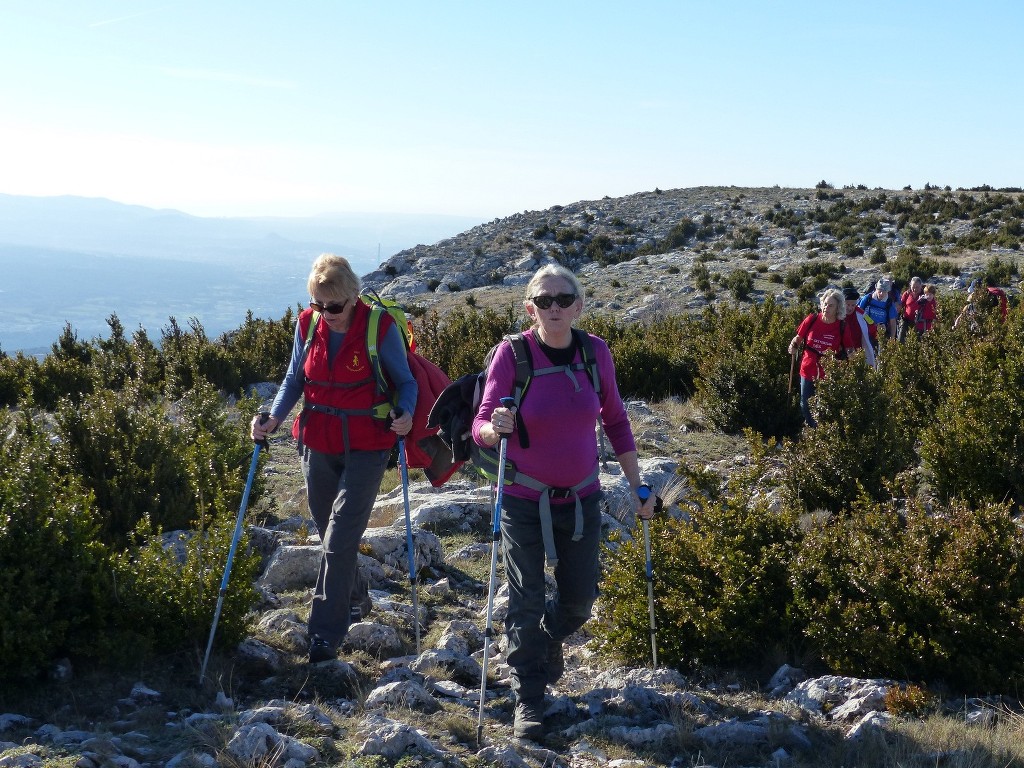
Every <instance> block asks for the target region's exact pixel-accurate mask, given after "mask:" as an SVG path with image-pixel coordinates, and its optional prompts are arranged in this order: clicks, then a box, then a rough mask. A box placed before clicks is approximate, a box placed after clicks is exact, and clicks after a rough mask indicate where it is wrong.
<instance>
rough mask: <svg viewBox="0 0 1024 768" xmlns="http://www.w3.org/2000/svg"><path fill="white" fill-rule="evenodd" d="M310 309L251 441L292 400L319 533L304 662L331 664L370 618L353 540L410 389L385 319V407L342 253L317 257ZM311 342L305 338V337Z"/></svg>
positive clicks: (398, 431) (364, 312) (408, 411)
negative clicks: (392, 403) (352, 629)
mask: <svg viewBox="0 0 1024 768" xmlns="http://www.w3.org/2000/svg"><path fill="white" fill-rule="evenodd" d="M307 288H308V290H309V295H310V299H311V300H310V302H309V306H310V308H309V309H306V310H303V311H302V312H301V313H300V314H299V318H298V322H297V323H296V324H295V326H296V327H295V342H294V344H293V345H292V355H291V361H290V363H289V365H288V372H287V373H286V374H285V377H284V381H283V382H282V384H281V388H280V389H279V390H278V392H277V396H276V397H275V398H274V404H273V406H272V407H271V409H270V413H269V414H266V416H267V418H266V419H264V418H262V416H257V417H256V418H254V419H253V421H252V427H251V432H252V438H253V440H262V439H266V437H267V435H269V434H270V433H271V432H273V431H274V430H275V429H277V427H278V425H279V424H280V423H281V422H282V421H283V420H284V419H285V418H286V417H287V416H288V414H289V413H290V412H291V410H292V408H293V407H294V406H295V404H296V403H297V402H298V400H299V398H300V397H304V403H303V408H302V412H301V414H300V415H299V417H298V418H296V419H295V423H294V424H293V426H292V435H293V436H294V437H295V438H296V440H297V441H298V445H299V452H300V454H301V455H302V474H303V477H304V478H305V481H306V500H307V503H308V505H309V511H310V514H311V515H312V517H313V521H314V522H315V523H316V528H317V532H318V533H319V534H320V541H321V546H322V549H323V551H322V553H321V556H320V573H319V575H318V576H317V581H316V589H315V590H314V592H313V600H312V603H311V605H310V612H309V660H310V662H311V663H316V662H320V661H327V660H329V659H333V658H334V657H335V655H336V653H337V648H338V645H339V644H340V643H341V641H342V639H344V637H345V635H346V633H347V632H348V628H349V625H350V623H351V622H352V621H359V620H360V619H361V618H362V616H364V615H365V613H368V612H369V609H370V606H371V603H370V599H369V595H368V591H367V585H366V581H365V579H363V578H362V576H361V574H360V573H359V567H358V554H359V540H360V539H361V538H362V535H363V531H365V530H366V526H367V524H368V523H369V520H370V512H371V511H372V510H373V503H374V501H376V499H377V494H378V493H379V491H380V483H381V479H382V478H383V476H384V470H385V469H387V465H388V459H389V457H390V455H391V448H392V447H393V446H394V445H395V441H396V436H397V435H405V434H406V433H408V432H409V430H410V429H411V427H412V414H413V412H414V411H415V408H416V394H417V389H418V388H417V384H416V379H415V378H414V377H413V374H412V372H411V370H410V369H409V362H408V357H407V354H406V348H405V342H404V341H403V339H402V335H401V332H400V331H399V329H398V327H397V326H396V325H395V324H394V322H392V321H391V320H390V317H387V315H386V313H385V315H384V316H383V318H382V325H381V329H380V336H379V339H380V342H379V345H378V346H379V350H380V362H381V363H382V364H383V367H384V370H385V373H386V375H387V377H388V379H389V381H390V383H391V384H392V385H393V387H394V390H395V393H396V396H397V403H398V408H400V409H401V414H402V415H401V416H398V417H396V411H397V410H398V408H393V409H391V414H390V415H391V419H390V423H389V421H385V420H384V419H382V418H376V417H375V416H373V415H371V414H374V413H375V412H376V409H377V408H379V407H383V408H384V410H385V411H386V410H387V406H386V404H385V403H386V401H387V399H388V398H387V396H386V395H384V394H382V393H380V392H379V389H378V385H377V381H376V378H375V377H374V374H373V370H372V366H371V363H370V355H369V352H368V341H367V339H368V328H369V316H370V309H369V307H368V306H367V305H366V304H365V303H363V302H362V301H361V300H360V299H359V278H358V277H356V275H355V273H354V272H353V271H352V267H351V266H350V265H349V263H348V261H347V260H346V259H344V258H342V257H341V256H335V255H333V254H323V255H322V256H320V257H319V258H317V259H316V261H315V262H313V268H312V271H311V272H310V273H309V279H308V281H307ZM310 334H312V338H310V343H309V344H307V343H306V340H307V338H309V335H310Z"/></svg>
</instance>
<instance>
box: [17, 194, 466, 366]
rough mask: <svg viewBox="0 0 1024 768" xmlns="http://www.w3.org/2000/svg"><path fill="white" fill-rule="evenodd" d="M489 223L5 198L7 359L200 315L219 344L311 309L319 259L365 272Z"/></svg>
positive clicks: (153, 330)
mask: <svg viewBox="0 0 1024 768" xmlns="http://www.w3.org/2000/svg"><path fill="white" fill-rule="evenodd" d="M478 222H479V219H476V218H472V217H460V216H435V215H405V214H380V213H369V214H324V215H322V216H315V217H308V218H285V217H266V218H203V217H199V216H192V215H190V214H187V213H183V212H182V211H177V210H171V209H160V210H157V209H153V208H146V207H144V206H139V205H126V204H123V203H117V202H114V201H111V200H106V199H102V198H84V197H73V196H63V197H27V196H16V195H2V194H0V349H2V350H3V351H4V352H14V351H18V350H23V351H26V352H29V353H35V352H42V351H46V350H47V349H48V348H49V345H50V344H51V343H53V342H54V341H56V339H57V337H58V336H59V335H60V333H61V331H62V330H63V328H64V325H65V323H71V325H72V328H73V329H75V331H76V332H77V333H78V335H79V337H81V338H92V337H94V336H97V335H99V336H103V335H105V334H106V333H107V331H108V328H107V326H106V322H105V321H106V318H107V317H109V316H110V314H112V313H116V314H117V315H118V318H119V319H120V320H121V322H122V324H123V325H124V326H125V328H126V329H128V330H129V331H133V330H134V329H135V328H136V327H137V326H139V325H142V326H143V327H144V328H146V330H147V333H148V334H149V336H150V337H151V338H155V337H157V336H158V335H159V332H160V329H161V328H162V327H163V326H165V325H167V322H168V319H169V318H170V317H171V316H173V317H175V318H176V319H177V320H178V321H179V322H181V323H185V322H187V320H188V319H189V318H192V317H195V318H196V319H198V320H199V321H200V322H201V323H202V325H203V327H204V329H205V330H206V332H207V333H208V334H209V335H211V336H213V335H216V334H219V333H222V332H224V331H227V330H232V329H234V328H237V327H238V326H239V325H241V323H242V322H243V321H244V320H245V314H246V311H247V310H249V309H251V310H252V311H253V312H254V314H255V315H256V316H257V317H273V318H278V317H280V316H281V315H282V314H283V313H284V312H285V311H286V310H287V308H288V307H289V306H294V305H295V304H296V303H303V302H305V301H307V300H308V296H306V287H305V285H306V275H307V274H308V272H309V265H310V264H311V263H312V261H313V259H314V258H315V257H316V256H317V255H318V254H319V253H322V252H325V251H328V252H332V253H338V254H341V255H343V256H346V257H347V258H348V259H349V260H350V261H351V262H352V265H353V268H354V269H355V270H356V271H357V273H365V272H369V271H370V270H372V269H373V268H374V267H375V266H376V265H377V262H378V259H379V258H386V257H388V256H390V255H391V254H393V253H395V252H396V251H399V250H401V249H403V248H408V247H410V246H412V245H415V244H418V243H431V242H435V241H437V240H439V239H441V238H444V237H448V236H451V235H452V234H454V233H455V232H459V231H462V230H463V229H466V228H467V227H471V226H472V225H474V224H476V223H478ZM42 297H45V298H42ZM41 298H42V301H43V303H44V306H43V311H40V310H41V304H40V301H41Z"/></svg>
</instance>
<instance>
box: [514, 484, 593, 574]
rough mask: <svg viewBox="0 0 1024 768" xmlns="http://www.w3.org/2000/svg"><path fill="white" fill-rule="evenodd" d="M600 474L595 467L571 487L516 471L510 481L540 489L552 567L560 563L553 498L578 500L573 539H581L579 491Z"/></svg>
mask: <svg viewBox="0 0 1024 768" xmlns="http://www.w3.org/2000/svg"><path fill="white" fill-rule="evenodd" d="M599 474H600V469H599V468H598V467H594V471H593V472H591V473H590V475H588V476H587V477H586V478H585V479H583V480H582V481H580V482H578V483H576V485H574V486H572V487H571V488H555V487H554V486H550V485H545V484H544V483H542V482H541V481H540V480H535V479H534V478H532V477H530V476H529V475H524V474H523V473H522V472H516V473H515V475H514V476H513V478H512V480H511V481H510V482H512V483H514V484H516V485H522V486H523V487H525V488H529V489H531V490H534V491H540V532H541V536H542V538H543V539H544V554H545V555H546V556H547V559H548V564H549V565H551V567H552V568H553V567H555V566H556V565H558V553H557V552H556V551H555V532H554V529H553V526H552V523H551V499H575V500H576V503H575V508H574V512H575V515H576V525H575V527H574V528H573V532H572V540H573V541H579V540H580V539H582V538H583V504H582V503H581V502H580V496H579V492H580V491H582V490H583V489H584V488H586V487H587V486H588V485H590V484H591V483H593V482H594V481H595V480H597V478H598V476H599Z"/></svg>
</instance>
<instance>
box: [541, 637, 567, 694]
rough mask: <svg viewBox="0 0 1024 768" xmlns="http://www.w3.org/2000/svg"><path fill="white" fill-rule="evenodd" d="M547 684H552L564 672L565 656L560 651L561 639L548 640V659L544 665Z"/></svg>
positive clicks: (560, 677) (559, 678)
mask: <svg viewBox="0 0 1024 768" xmlns="http://www.w3.org/2000/svg"><path fill="white" fill-rule="evenodd" d="M545 671H546V672H547V676H548V685H554V684H555V683H557V682H558V681H559V680H561V679H562V675H563V674H565V656H564V655H563V653H562V641H561V640H548V660H547V664H546V665H545Z"/></svg>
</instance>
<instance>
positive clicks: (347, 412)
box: [298, 403, 391, 464]
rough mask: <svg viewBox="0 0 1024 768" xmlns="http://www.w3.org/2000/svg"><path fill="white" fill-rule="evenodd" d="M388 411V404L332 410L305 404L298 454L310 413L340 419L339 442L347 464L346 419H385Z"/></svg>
mask: <svg viewBox="0 0 1024 768" xmlns="http://www.w3.org/2000/svg"><path fill="white" fill-rule="evenodd" d="M390 410H391V404H390V403H381V404H380V405H377V406H375V407H373V408H334V407H332V406H329V405H320V404H318V403H305V404H304V405H303V406H302V413H301V414H300V415H299V440H298V449H299V453H302V435H303V434H304V432H305V428H306V418H307V417H308V416H309V412H310V411H316V412H317V413H326V414H328V415H330V416H337V417H338V418H339V419H341V440H342V444H343V445H344V446H345V463H346V464H348V443H349V440H348V417H349V416H369V417H370V418H372V419H386V418H387V417H388V413H389V412H390Z"/></svg>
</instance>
